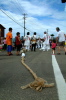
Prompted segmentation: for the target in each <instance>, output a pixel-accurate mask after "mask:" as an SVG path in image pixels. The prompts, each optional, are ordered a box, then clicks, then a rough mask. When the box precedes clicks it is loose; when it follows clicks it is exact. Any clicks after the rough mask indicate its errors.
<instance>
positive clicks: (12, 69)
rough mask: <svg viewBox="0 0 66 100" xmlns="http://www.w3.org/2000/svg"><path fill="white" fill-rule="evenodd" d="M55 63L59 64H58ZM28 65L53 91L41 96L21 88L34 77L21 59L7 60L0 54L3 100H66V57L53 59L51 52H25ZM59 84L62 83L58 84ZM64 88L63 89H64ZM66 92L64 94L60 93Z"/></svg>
mask: <svg viewBox="0 0 66 100" xmlns="http://www.w3.org/2000/svg"><path fill="white" fill-rule="evenodd" d="M55 61H56V62H55ZM25 63H26V64H27V65H28V66H29V67H30V68H31V69H32V70H33V71H34V72H35V73H36V74H37V76H39V77H42V78H44V79H45V80H47V81H48V83H54V84H55V86H54V87H52V88H43V90H42V91H41V92H37V91H35V90H33V89H30V88H27V89H25V90H22V89H21V86H23V85H26V84H28V83H30V82H32V81H33V80H34V79H33V76H32V74H31V73H30V72H29V71H28V70H27V69H26V68H25V67H24V66H23V65H22V64H21V57H20V56H16V54H15V51H13V56H7V55H6V51H2V52H0V100H66V95H65V94H66V55H64V52H63V51H61V55H52V54H51V50H50V51H48V52H47V51H46V52H44V51H40V50H38V49H37V50H36V52H31V51H29V52H26V60H25ZM58 80H59V82H58ZM63 84H64V85H63ZM61 91H63V93H62V92H61Z"/></svg>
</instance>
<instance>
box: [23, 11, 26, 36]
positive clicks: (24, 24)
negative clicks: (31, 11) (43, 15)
mask: <svg viewBox="0 0 66 100" xmlns="http://www.w3.org/2000/svg"><path fill="white" fill-rule="evenodd" d="M23 15H24V17H23V18H24V36H25V29H26V28H25V20H26V15H27V14H25V13H24V14H23Z"/></svg>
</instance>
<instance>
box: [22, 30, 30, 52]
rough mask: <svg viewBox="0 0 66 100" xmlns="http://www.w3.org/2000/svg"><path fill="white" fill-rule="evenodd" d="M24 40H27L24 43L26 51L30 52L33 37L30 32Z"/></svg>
mask: <svg viewBox="0 0 66 100" xmlns="http://www.w3.org/2000/svg"><path fill="white" fill-rule="evenodd" d="M24 40H25V42H24V46H25V49H26V50H28V51H29V50H30V40H31V36H30V33H29V32H27V35H26V36H25V37H24Z"/></svg>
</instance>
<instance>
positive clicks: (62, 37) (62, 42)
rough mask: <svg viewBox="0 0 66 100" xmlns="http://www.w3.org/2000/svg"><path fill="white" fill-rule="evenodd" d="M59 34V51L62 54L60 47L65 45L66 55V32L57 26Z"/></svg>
mask: <svg viewBox="0 0 66 100" xmlns="http://www.w3.org/2000/svg"><path fill="white" fill-rule="evenodd" d="M56 31H57V32H58V34H57V40H58V42H59V43H58V53H57V54H59V55H60V48H61V46H63V47H64V51H65V55H66V47H65V33H64V32H63V31H61V30H60V28H59V27H56Z"/></svg>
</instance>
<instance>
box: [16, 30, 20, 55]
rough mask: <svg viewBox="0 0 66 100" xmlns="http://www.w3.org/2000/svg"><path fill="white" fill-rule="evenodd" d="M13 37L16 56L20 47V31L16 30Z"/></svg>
mask: <svg viewBox="0 0 66 100" xmlns="http://www.w3.org/2000/svg"><path fill="white" fill-rule="evenodd" d="M16 35H17V36H16V37H15V43H16V49H17V51H16V55H17V56H18V55H19V54H20V49H21V40H20V33H19V32H17V33H16Z"/></svg>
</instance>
